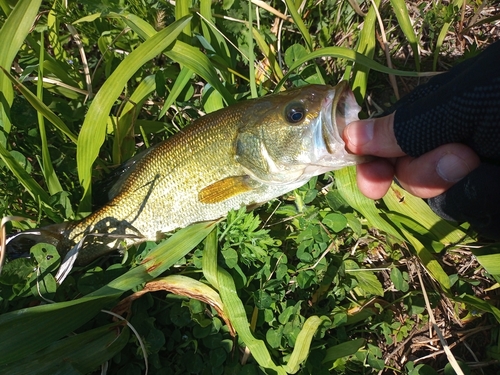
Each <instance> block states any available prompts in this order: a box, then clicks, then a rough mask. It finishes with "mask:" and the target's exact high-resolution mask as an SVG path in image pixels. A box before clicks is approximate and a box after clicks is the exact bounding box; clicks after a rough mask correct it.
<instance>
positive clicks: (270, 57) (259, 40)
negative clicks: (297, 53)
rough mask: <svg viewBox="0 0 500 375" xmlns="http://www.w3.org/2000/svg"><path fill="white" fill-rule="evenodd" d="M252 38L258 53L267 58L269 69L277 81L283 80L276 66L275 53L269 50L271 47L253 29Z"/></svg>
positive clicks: (279, 69) (278, 65)
mask: <svg viewBox="0 0 500 375" xmlns="http://www.w3.org/2000/svg"><path fill="white" fill-rule="evenodd" d="M252 30H253V37H254V39H255V41H256V42H257V45H258V46H259V49H260V51H261V52H262V54H263V55H264V56H266V57H267V60H268V61H269V67H270V68H271V70H272V72H273V74H274V75H275V76H276V78H277V79H282V78H283V70H281V67H280V64H278V59H277V58H276V53H275V52H274V51H273V50H272V49H271V46H270V45H268V44H267V43H266V41H265V40H264V38H263V37H262V35H260V33H259V31H258V30H257V29H256V28H255V27H254V28H253V29H252Z"/></svg>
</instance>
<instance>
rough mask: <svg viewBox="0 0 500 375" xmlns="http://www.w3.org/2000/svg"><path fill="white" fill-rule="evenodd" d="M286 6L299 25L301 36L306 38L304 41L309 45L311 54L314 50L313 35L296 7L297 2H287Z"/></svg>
mask: <svg viewBox="0 0 500 375" xmlns="http://www.w3.org/2000/svg"><path fill="white" fill-rule="evenodd" d="M285 3H286V6H287V7H288V11H289V12H290V15H291V16H292V19H293V22H294V23H295V24H296V25H297V27H298V28H299V31H300V34H301V35H302V37H303V38H304V41H305V42H306V44H307V49H308V50H309V52H312V50H313V45H312V40H311V34H309V29H308V28H307V27H306V25H305V24H304V21H302V17H301V15H300V14H299V12H298V11H297V7H296V6H295V2H294V1H293V0H285Z"/></svg>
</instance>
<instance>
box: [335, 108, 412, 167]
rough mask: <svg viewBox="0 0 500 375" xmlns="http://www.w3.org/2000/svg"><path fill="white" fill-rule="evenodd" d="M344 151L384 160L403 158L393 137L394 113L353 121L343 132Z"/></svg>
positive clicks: (402, 153)
mask: <svg viewBox="0 0 500 375" xmlns="http://www.w3.org/2000/svg"><path fill="white" fill-rule="evenodd" d="M343 138H344V142H345V144H346V149H347V150H348V151H350V152H352V153H353V154H355V155H374V156H380V157H385V158H390V157H399V156H404V155H405V153H404V152H403V151H402V150H401V147H399V145H398V142H397V140H396V137H395V135H394V113H392V114H390V115H388V116H384V117H380V118H372V119H368V120H359V121H353V122H351V123H350V124H349V125H348V126H346V127H345V128H344V132H343Z"/></svg>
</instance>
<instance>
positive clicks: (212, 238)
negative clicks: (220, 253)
mask: <svg viewBox="0 0 500 375" xmlns="http://www.w3.org/2000/svg"><path fill="white" fill-rule="evenodd" d="M217 245H218V242H217V229H214V230H213V231H211V232H210V234H209V235H208V236H207V238H206V239H205V248H204V250H203V258H202V259H201V262H202V263H201V264H202V270H203V276H205V279H207V281H208V282H209V283H210V284H211V285H212V286H213V287H214V288H215V289H217V290H218V289H219V282H218V281H217V267H218V266H217Z"/></svg>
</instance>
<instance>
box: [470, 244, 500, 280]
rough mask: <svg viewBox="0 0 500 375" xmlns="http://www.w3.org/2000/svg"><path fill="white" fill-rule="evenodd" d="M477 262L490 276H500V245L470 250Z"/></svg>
mask: <svg viewBox="0 0 500 375" xmlns="http://www.w3.org/2000/svg"><path fill="white" fill-rule="evenodd" d="M471 251H472V254H474V256H475V257H476V259H477V261H478V262H479V263H480V264H481V266H483V267H484V269H485V270H486V271H488V273H490V274H492V275H500V243H495V244H491V245H488V246H483V247H480V248H478V249H474V248H472V249H471Z"/></svg>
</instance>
